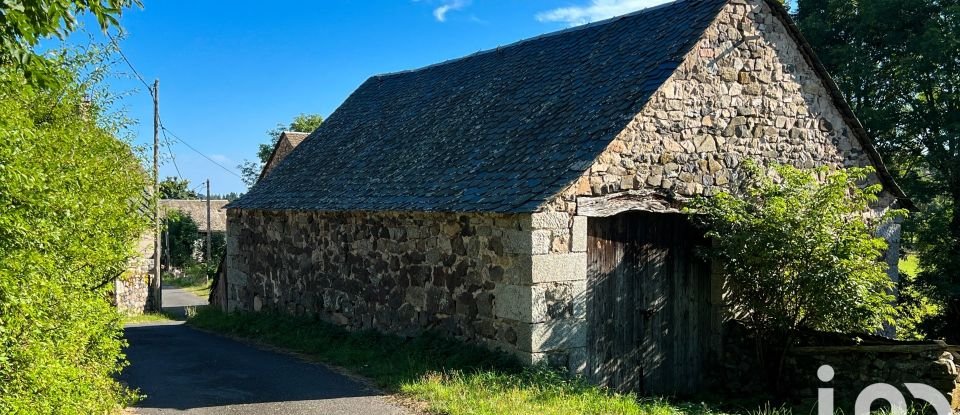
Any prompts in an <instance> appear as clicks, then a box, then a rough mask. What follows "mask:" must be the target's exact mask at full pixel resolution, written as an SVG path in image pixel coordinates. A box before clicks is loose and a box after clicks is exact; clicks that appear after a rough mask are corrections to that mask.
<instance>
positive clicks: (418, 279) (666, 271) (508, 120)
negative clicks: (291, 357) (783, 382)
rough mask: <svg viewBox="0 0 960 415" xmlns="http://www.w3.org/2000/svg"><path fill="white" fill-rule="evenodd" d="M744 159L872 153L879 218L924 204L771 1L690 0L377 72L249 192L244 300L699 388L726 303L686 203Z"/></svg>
mask: <svg viewBox="0 0 960 415" xmlns="http://www.w3.org/2000/svg"><path fill="white" fill-rule="evenodd" d="M746 159H755V160H758V161H760V162H762V163H785V164H792V165H795V166H798V167H804V168H810V167H816V166H823V165H827V166H834V167H842V166H868V165H869V166H873V167H875V169H876V171H877V174H876V176H875V177H874V180H878V181H879V182H881V183H882V184H883V186H884V189H885V192H884V193H883V197H882V200H881V202H880V203H879V204H878V205H877V206H876V209H877V211H883V210H884V209H887V208H889V207H891V206H895V205H897V203H898V200H899V201H902V203H908V202H907V201H906V200H905V198H904V195H903V193H902V191H901V190H900V189H899V188H898V187H897V185H896V184H895V183H894V182H893V180H892V179H891V178H890V176H889V174H888V173H887V171H886V169H885V167H884V166H883V164H882V161H881V160H880V157H879V155H878V154H877V153H876V151H875V150H874V149H873V147H872V145H871V144H870V141H869V139H868V137H867V136H866V133H865V131H864V130H863V128H862V127H861V126H860V124H859V122H858V121H857V120H856V118H855V117H854V116H853V114H852V113H851V111H850V109H849V107H848V106H847V105H846V104H845V103H844V102H843V100H842V98H841V96H840V94H839V92H838V91H837V89H836V87H835V85H834V84H833V82H832V81H831V80H830V79H829V77H828V76H827V74H826V73H825V72H824V70H823V68H822V66H821V65H820V64H819V63H818V62H817V60H816V58H815V57H814V56H813V54H812V52H811V50H810V48H809V47H808V46H807V45H806V44H805V42H804V41H803V40H802V38H801V36H800V34H799V32H798V31H797V29H796V28H795V27H794V26H793V24H792V23H791V22H790V20H789V17H788V16H787V14H786V12H785V11H784V10H783V9H782V7H781V6H780V5H779V4H777V2H776V1H774V0H770V1H766V0H687V1H679V2H674V3H670V4H667V5H663V6H660V7H655V8H651V9H647V10H644V11H640V12H637V13H634V14H630V15H627V16H622V17H618V18H614V19H611V20H607V21H603V22H599V23H595V24H590V25H586V26H582V27H578V28H573V29H569V30H565V31H561V32H557V33H552V34H548V35H544V36H540V37H537V38H533V39H529V40H525V41H521V42H518V43H515V44H512V45H509V46H504V47H500V48H497V49H495V50H490V51H486V52H481V53H478V54H474V55H471V56H468V57H465V58H461V59H456V60H452V61H448V62H444V63H441V64H437V65H433V66H429V67H426V68H422V69H419V70H414V71H407V72H400V73H395V74H387V75H380V76H375V77H372V78H370V79H369V80H367V81H366V82H365V83H364V84H363V85H361V86H360V87H359V89H357V90H356V91H355V92H354V93H353V94H352V95H351V96H350V97H349V98H348V99H347V100H346V101H345V102H344V103H343V105H342V106H340V108H338V109H337V110H336V112H334V113H333V114H332V115H331V116H330V117H329V119H328V120H326V121H325V122H324V124H323V125H322V126H321V127H320V128H318V129H317V130H316V131H314V132H313V133H312V134H310V136H309V137H307V138H306V140H304V142H303V143H302V144H301V145H300V146H298V147H296V149H294V150H293V151H292V152H291V153H290V154H289V156H287V157H286V158H285V159H283V161H282V162H280V163H278V164H277V166H276V168H275V169H274V170H273V171H272V172H271V174H270V175H268V176H265V177H263V180H261V181H260V182H259V183H258V184H257V185H255V186H254V187H253V188H252V189H251V190H250V192H248V193H247V194H246V195H244V196H243V197H241V198H240V199H238V200H237V201H235V202H233V203H231V204H230V205H228V207H227V208H228V219H227V220H228V226H227V255H226V258H225V260H224V266H223V271H224V273H225V276H226V278H225V279H226V281H227V283H228V284H227V286H226V288H225V291H226V293H225V297H226V304H225V307H226V308H227V309H229V310H256V311H259V310H278V311H282V312H289V313H295V314H302V315H311V316H317V317H319V318H322V319H324V320H327V321H331V322H334V323H337V324H341V325H344V326H348V327H350V328H355V329H365V328H376V329H379V330H384V331H389V332H396V333H415V332H419V331H422V330H439V331H442V332H444V333H446V334H449V335H453V336H457V337H460V338H463V339H467V340H472V341H476V342H480V343H483V344H486V345H488V346H491V347H495V348H498V349H501V350H504V351H507V352H510V353H514V354H516V355H517V356H519V357H521V358H522V359H523V360H525V361H527V362H536V361H543V360H547V361H549V362H551V363H553V364H557V365H566V366H567V367H569V369H570V370H571V371H574V372H579V373H584V374H585V375H587V376H588V377H590V378H592V379H594V380H595V381H597V382H600V383H603V384H607V385H611V386H616V387H619V388H622V389H631V390H641V391H643V392H648V393H672V392H686V391H692V390H695V389H697V388H698V387H699V386H700V385H701V383H702V382H703V374H704V370H705V368H706V367H707V365H708V364H709V363H710V360H711V359H712V358H714V357H715V356H714V355H715V351H716V350H715V349H716V345H717V344H718V343H719V336H720V322H721V318H722V315H723V310H722V303H721V298H720V297H721V295H720V293H721V287H720V285H721V284H720V282H719V281H716V279H715V278H714V277H713V275H712V273H711V268H710V266H709V264H705V263H703V262H701V260H699V259H698V258H697V257H696V256H695V255H694V254H693V251H694V249H695V248H696V246H697V245H698V244H700V243H703V242H704V241H703V237H702V233H701V232H700V231H698V230H696V229H693V228H692V227H691V226H690V225H689V224H688V223H687V222H686V220H685V219H684V218H683V217H682V216H681V215H680V214H679V209H680V207H681V206H682V204H683V202H684V201H685V200H686V199H687V198H689V197H693V196H696V195H706V196H709V195H711V194H714V193H716V192H718V191H720V190H735V189H736V186H735V183H736V182H737V178H738V169H739V167H740V166H741V164H742V163H743V161H744V160H746ZM887 231H888V232H887V233H888V234H889V235H891V237H892V238H896V235H897V234H898V230H897V229H896V225H895V224H893V225H890V226H889V227H888V229H887ZM891 255H895V252H894V253H891ZM892 273H893V274H894V275H895V273H896V269H895V268H893V270H892ZM638 368H639V369H638Z"/></svg>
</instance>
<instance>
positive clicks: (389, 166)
mask: <svg viewBox="0 0 960 415" xmlns="http://www.w3.org/2000/svg"><path fill="white" fill-rule="evenodd" d="M725 3H726V0H681V1H677V2H674V3H669V4H666V5H662V6H658V7H654V8H650V9H646V10H643V11H640V12H636V13H633V14H630V15H626V16H621V17H618V18H614V19H610V20H606V21H603V22H598V23H594V24H590V25H586V26H581V27H577V28H573V29H568V30H565V31H561V32H557V33H553V34H548V35H544V36H540V37H537V38H533V39H529V40H525V41H521V42H518V43H515V44H512V45H509V46H505V47H500V48H497V49H494V50H489V51H485V52H480V53H477V54H474V55H470V56H467V57H465V58H460V59H456V60H452V61H448V62H444V63H441V64H437V65H433V66H428V67H425V68H421V69H418V70H414V71H406V72H399V73H394V74H387V75H379V76H374V77H372V78H370V79H368V80H367V81H366V82H364V83H363V85H361V86H360V88H358V89H357V90H356V91H355V92H354V93H353V94H352V95H350V97H349V98H347V100H346V101H344V103H343V104H342V105H341V106H340V107H339V108H338V109H337V110H336V111H335V112H334V113H333V114H332V115H330V117H329V118H328V119H327V120H325V121H324V123H323V124H322V125H321V126H320V127H319V128H318V129H317V130H316V131H314V132H313V133H312V134H311V135H310V137H309V138H308V139H307V140H306V141H305V142H304V143H303V144H302V145H300V146H298V147H297V149H296V150H295V151H294V152H293V153H291V154H290V155H289V156H288V157H286V158H285V159H284V160H283V161H282V162H281V163H280V164H279V165H278V166H277V167H276V169H274V171H272V172H271V174H270V175H268V176H267V177H265V178H264V179H263V180H261V181H260V182H259V183H258V184H257V185H255V186H254V187H253V188H252V189H250V191H249V192H247V193H246V194H245V195H244V196H243V197H241V198H240V199H238V200H236V201H234V202H233V203H231V204H230V205H229V207H230V208H243V209H293V210H327V211H344V210H358V211H384V210H386V211H448V212H478V211H486V212H532V211H535V210H536V208H537V207H538V206H539V205H540V204H541V203H543V202H544V201H545V200H546V199H548V198H550V197H551V196H553V195H555V194H556V193H557V192H559V191H560V190H562V189H563V188H564V187H565V186H566V185H568V184H570V183H572V182H573V181H574V180H575V179H576V178H577V177H578V176H579V175H580V174H581V173H582V172H583V170H585V169H586V168H588V167H589V166H590V164H591V162H592V161H593V160H594V158H595V157H597V156H598V155H599V154H600V152H601V151H602V150H603V149H604V148H605V147H606V146H607V145H608V144H609V143H610V141H611V140H612V139H613V138H614V137H615V135H616V134H617V133H619V132H620V131H621V130H622V129H623V128H624V127H625V126H626V124H627V123H628V122H629V121H630V119H631V118H632V117H633V116H634V115H635V114H637V113H639V112H640V110H641V108H642V107H643V105H644V104H645V103H646V102H647V100H648V99H649V98H650V96H651V95H652V94H653V93H654V92H655V91H656V90H657V89H658V88H659V87H660V86H661V85H662V84H663V83H664V81H666V79H667V78H668V77H669V76H670V75H671V74H672V73H673V72H674V70H675V69H676V68H677V67H678V66H679V64H680V63H681V61H682V59H683V57H684V56H685V54H686V53H687V52H688V51H689V50H690V49H691V48H692V47H693V46H694V45H695V43H696V41H697V40H698V39H699V38H700V37H701V35H702V34H703V32H704V31H705V29H706V28H707V26H708V25H709V24H710V23H711V22H712V20H713V19H714V18H715V17H716V15H717V14H718V13H719V11H720V9H721V8H722V7H723V5H724V4H725Z"/></svg>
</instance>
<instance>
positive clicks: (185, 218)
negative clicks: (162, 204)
mask: <svg viewBox="0 0 960 415" xmlns="http://www.w3.org/2000/svg"><path fill="white" fill-rule="evenodd" d="M166 227H167V231H166V232H165V233H164V237H165V238H167V239H168V241H165V242H164V248H167V247H169V253H168V255H169V257H170V263H169V264H168V265H171V266H175V267H183V266H185V265H187V264H189V263H192V262H193V252H194V249H196V246H197V242H198V240H199V239H200V236H199V234H198V232H199V231H200V227H199V226H198V225H197V222H195V221H194V220H193V218H191V217H190V216H189V215H187V214H185V213H183V212H181V211H179V210H171V211H170V212H168V213H167V220H166Z"/></svg>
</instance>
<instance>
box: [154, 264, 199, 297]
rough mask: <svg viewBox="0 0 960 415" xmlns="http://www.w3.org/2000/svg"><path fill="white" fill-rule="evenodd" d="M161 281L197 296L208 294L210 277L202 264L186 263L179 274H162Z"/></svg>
mask: <svg viewBox="0 0 960 415" xmlns="http://www.w3.org/2000/svg"><path fill="white" fill-rule="evenodd" d="M163 281H164V282H166V283H168V284H170V285H172V286H174V287H177V288H181V289H183V290H185V291H187V292H189V293H191V294H193V295H196V296H198V297H202V298H207V297H209V296H210V284H211V279H210V278H209V277H208V275H207V267H206V265H204V264H191V265H188V266H186V267H185V268H184V270H183V274H182V275H180V276H177V275H174V274H169V273H168V274H164V275H163Z"/></svg>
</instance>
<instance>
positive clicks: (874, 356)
mask: <svg viewBox="0 0 960 415" xmlns="http://www.w3.org/2000/svg"><path fill="white" fill-rule="evenodd" d="M957 364H960V346H952V347H951V346H947V345H946V344H943V343H939V344H936V343H931V344H904V345H884V346H848V347H843V346H838V347H799V348H796V349H794V350H792V351H791V352H790V354H789V355H788V357H787V359H786V362H785V373H784V379H789V382H790V385H791V388H790V389H791V390H790V392H791V393H792V395H793V396H794V397H795V398H796V399H799V400H802V401H807V402H815V401H816V396H817V389H818V388H833V390H834V396H835V399H836V405H837V408H838V409H843V410H844V411H845V412H848V413H849V412H852V411H853V403H854V402H856V399H857V396H858V395H859V394H860V392H861V391H863V389H864V388H866V387H867V386H869V385H872V384H874V383H887V384H890V385H893V386H894V387H896V388H897V389H899V390H900V391H901V393H903V394H904V395H905V396H906V397H908V398H909V397H910V393H909V392H908V391H907V390H906V388H905V387H904V384H905V383H922V384H925V385H929V386H932V387H933V388H935V389H936V390H938V391H940V392H941V393H943V394H944V396H945V398H946V400H947V402H950V403H951V405H952V408H953V409H954V410H955V411H956V410H960V372H958V371H957ZM822 365H829V366H830V367H831V368H833V370H834V373H835V375H834V377H833V379H832V380H831V381H830V382H822V381H821V380H820V379H819V378H817V369H818V368H819V367H820V366H822ZM919 404H920V405H922V404H923V403H919Z"/></svg>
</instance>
